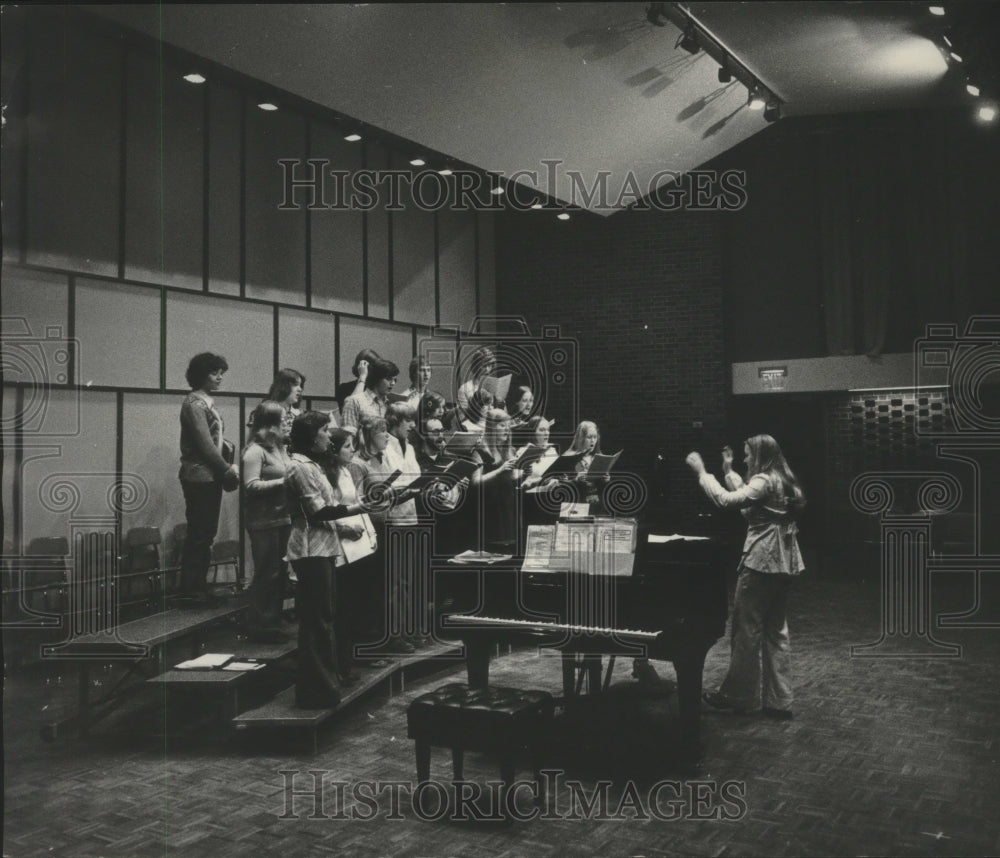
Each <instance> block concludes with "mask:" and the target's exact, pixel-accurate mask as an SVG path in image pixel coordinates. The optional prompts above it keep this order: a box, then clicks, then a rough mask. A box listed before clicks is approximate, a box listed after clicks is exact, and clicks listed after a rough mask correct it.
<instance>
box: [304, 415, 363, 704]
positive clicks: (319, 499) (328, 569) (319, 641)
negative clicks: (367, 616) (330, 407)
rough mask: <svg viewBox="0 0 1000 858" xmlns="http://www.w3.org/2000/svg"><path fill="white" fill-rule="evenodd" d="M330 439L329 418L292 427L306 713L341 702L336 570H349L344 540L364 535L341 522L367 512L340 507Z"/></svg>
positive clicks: (356, 506) (352, 506) (306, 417)
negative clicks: (327, 468) (327, 466)
mask: <svg viewBox="0 0 1000 858" xmlns="http://www.w3.org/2000/svg"><path fill="white" fill-rule="evenodd" d="M332 431H334V432H341V431H342V430H339V429H335V430H332ZM330 434H331V429H330V418H329V416H328V415H326V414H322V413H320V412H319V411H307V412H306V413H305V414H301V415H299V416H298V417H296V418H295V421H294V422H293V423H292V435H291V442H292V455H291V461H290V462H289V465H288V470H287V472H286V473H285V489H286V491H287V493H288V504H289V510H290V513H291V518H292V532H291V535H290V536H289V538H288V551H287V557H288V559H289V560H290V561H291V563H292V568H293V569H294V570H295V576H296V578H297V579H298V586H297V588H296V591H295V612H296V614H297V615H298V618H299V670H298V675H297V677H296V685H295V702H296V705H297V706H299V707H302V708H304V709H325V708H328V707H333V706H337V705H338V704H339V702H340V689H341V685H342V683H343V677H342V675H341V674H342V669H341V665H340V660H339V654H338V646H337V644H338V629H337V626H336V622H335V617H336V613H337V611H336V606H337V604H338V602H337V579H336V576H335V574H334V570H335V568H336V567H337V566H341V565H343V564H344V552H343V549H342V548H341V544H340V541H341V539H357V538H359V537H360V536H361V535H362V534H361V533H360V532H359V529H357V528H355V527H353V526H351V525H347V524H338V521H337V520H338V519H341V518H345V517H347V516H351V515H356V514H357V513H359V512H362V511H363V507H362V506H361V505H360V504H341V503H338V502H337V496H336V494H335V493H334V489H333V486H332V485H330V481H329V480H328V479H327V477H326V474H325V473H324V470H323V465H324V463H325V461H326V459H327V456H328V453H329V449H330Z"/></svg>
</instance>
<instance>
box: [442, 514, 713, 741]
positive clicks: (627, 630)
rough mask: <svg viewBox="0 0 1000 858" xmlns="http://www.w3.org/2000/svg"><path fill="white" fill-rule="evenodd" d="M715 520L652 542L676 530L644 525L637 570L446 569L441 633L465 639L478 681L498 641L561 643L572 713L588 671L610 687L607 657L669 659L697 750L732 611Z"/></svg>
mask: <svg viewBox="0 0 1000 858" xmlns="http://www.w3.org/2000/svg"><path fill="white" fill-rule="evenodd" d="M710 527H711V526H710V524H709V523H708V521H702V522H699V523H698V524H695V525H692V524H690V523H689V524H688V525H687V527H685V529H684V530H682V531H681V532H682V533H684V534H685V535H687V536H695V537H701V538H698V539H692V540H672V541H668V542H650V541H649V536H650V535H651V534H657V535H665V534H671V533H673V532H674V529H673V528H672V527H670V526H665V525H653V524H648V523H647V524H639V525H638V526H637V528H636V534H637V536H636V545H635V549H636V550H635V559H634V564H633V566H632V574H631V575H620V574H616V575H605V574H591V573H589V572H588V573H578V572H571V571H546V572H531V571H521V566H522V562H523V557H514V558H512V559H511V560H510V561H509V562H506V563H502V564H497V565H495V566H488V567H483V568H471V567H465V568H463V567H454V566H452V567H449V568H448V569H446V570H442V569H440V568H438V569H437V570H436V573H437V574H436V578H437V587H438V594H439V596H441V597H443V603H444V605H445V606H446V610H444V611H443V612H442V613H440V614H439V616H438V618H437V628H436V634H437V635H438V636H440V637H442V638H444V639H451V640H456V639H460V640H461V641H462V643H463V644H464V646H465V648H466V659H467V671H468V681H469V684H470V685H472V686H475V687H485V686H486V685H487V684H488V683H489V665H490V656H491V654H492V653H493V652H494V651H495V650H496V645H497V644H512V645H536V646H539V647H550V648H553V649H556V650H559V651H561V653H562V673H563V691H564V701H565V705H566V707H567V711H568V710H569V709H570V708H571V707H572V706H573V705H574V701H577V700H578V694H579V692H580V689H581V685H582V680H583V677H584V676H586V677H587V680H588V682H587V684H588V690H589V692H590V693H591V694H595V693H600V692H601V691H602V690H606V688H607V681H608V679H610V665H609V670H608V676H607V679H605V681H604V683H603V684H602V682H601V672H602V666H603V656H605V655H607V656H620V657H628V658H649V659H654V660H666V661H670V662H672V663H673V665H674V669H675V671H676V674H677V694H678V702H679V729H680V738H681V741H682V747H685V746H686V747H687V748H689V749H690V750H691V752H692V753H694V752H695V749H696V748H698V747H699V746H700V741H699V724H700V710H701V691H702V669H703V667H704V663H705V656H706V654H707V653H708V650H709V649H710V648H711V647H712V645H713V644H714V643H715V642H716V641H717V640H718V639H719V638H720V637H722V635H723V634H724V632H725V627H726V617H727V613H728V598H727V588H726V577H725V566H726V564H725V563H724V558H723V555H724V553H725V552H724V551H723V550H722V540H720V538H719V537H718V536H717V535H714V534H710V533H709V531H710ZM698 531H700V532H698ZM705 537H708V538H705ZM439 604H441V602H439Z"/></svg>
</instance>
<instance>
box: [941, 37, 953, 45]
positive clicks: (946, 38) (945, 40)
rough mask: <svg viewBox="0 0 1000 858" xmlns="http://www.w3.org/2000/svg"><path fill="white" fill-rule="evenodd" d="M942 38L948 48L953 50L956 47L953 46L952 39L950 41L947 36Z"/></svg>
mask: <svg viewBox="0 0 1000 858" xmlns="http://www.w3.org/2000/svg"><path fill="white" fill-rule="evenodd" d="M941 38H942V39H944V43H945V44H946V45H947V46H948V47H949V48H953V47H955V46H954V45H953V44H952V43H951V39H949V38H948V37H947V36H942V37H941Z"/></svg>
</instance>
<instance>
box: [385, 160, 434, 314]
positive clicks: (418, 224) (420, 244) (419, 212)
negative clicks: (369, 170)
mask: <svg viewBox="0 0 1000 858" xmlns="http://www.w3.org/2000/svg"><path fill="white" fill-rule="evenodd" d="M393 161H394V163H393V167H394V168H395V169H398V170H403V169H406V165H407V162H406V161H405V160H403V159H402V158H400V157H398V156H397V157H396V158H394V159H393ZM416 175H417V174H416V172H414V177H416ZM432 175H433V176H435V177H436V174H432ZM414 181H418V180H417V179H416V178H414ZM399 202H400V205H401V206H402V211H396V212H393V213H392V318H393V320H394V321H397V322H412V323H416V324H424V325H433V324H435V323H436V322H437V315H436V297H435V278H436V276H437V272H436V270H435V259H434V228H435V227H434V212H433V211H430V210H427V209H425V208H424V207H423V206H422V205H421V204H420V202H419V195H416V194H414V193H412V192H411V187H410V184H409V183H408V182H401V183H400V200H399Z"/></svg>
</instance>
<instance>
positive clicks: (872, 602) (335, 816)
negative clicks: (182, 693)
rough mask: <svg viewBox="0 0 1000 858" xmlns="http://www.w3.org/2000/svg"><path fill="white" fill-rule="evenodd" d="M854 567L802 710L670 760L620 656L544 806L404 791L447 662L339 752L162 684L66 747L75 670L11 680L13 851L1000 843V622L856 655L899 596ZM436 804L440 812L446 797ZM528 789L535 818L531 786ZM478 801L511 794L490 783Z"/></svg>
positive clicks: (562, 741) (534, 666)
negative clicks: (42, 728) (46, 736)
mask: <svg viewBox="0 0 1000 858" xmlns="http://www.w3.org/2000/svg"><path fill="white" fill-rule="evenodd" d="M831 575H832V573H827V575H826V577H821V576H810V577H807V578H805V579H804V580H803V581H802V582H801V583H800V585H799V586H798V589H797V590H796V592H795V593H794V596H793V601H792V605H791V616H790V625H791V630H792V645H793V650H794V660H795V661H794V664H795V673H796V682H795V685H796V694H797V699H796V718H795V720H793V721H790V722H776V721H772V720H767V719H763V718H760V717H755V716H749V717H739V716H727V715H718V714H714V713H713V714H706V715H705V716H704V719H703V724H704V734H705V740H706V744H707V752H706V756H705V761H704V765H703V766H702V768H701V769H700V771H699V772H698V773H697V776H692V775H691V774H690V773H687V772H682V771H680V770H676V769H674V768H673V767H672V764H671V763H670V761H669V757H664V756H662V755H661V751H662V750H663V748H664V747H667V746H669V736H670V734H671V729H670V723H671V716H670V702H669V699H668V698H667V697H665V696H663V694H661V693H657V691H658V690H657V689H656V688H653V689H652V690H647V689H645V688H642V689H640V688H639V687H638V686H637V684H636V683H635V681H634V680H632V679H631V677H630V675H629V674H630V669H631V664H630V663H628V662H619V664H618V665H617V668H616V673H615V676H614V687H613V689H612V694H611V696H610V697H609V699H608V704H607V706H604V707H602V708H601V709H599V710H595V711H594V713H593V723H592V724H591V727H593V729H592V730H591V731H589V732H588V735H589V736H590V740H589V742H590V745H591V747H589V748H587V749H586V751H585V753H583V752H581V753H574V752H572V750H571V747H572V746H573V743H572V742H570V739H569V738H568V737H567V734H566V733H565V731H563V732H562V733H561V734H557V735H555V736H553V737H552V744H551V748H550V751H551V753H550V759H549V760H548V763H549V764H550V765H551V766H552V767H553V768H554V769H561V770H562V772H563V773H562V774H561V775H559V776H558V779H556V780H555V781H554V782H555V785H556V789H555V790H554V793H553V794H550V796H549V802H548V805H547V807H546V809H545V812H544V813H542V814H540V815H539V816H536V818H533V819H529V820H527V821H520V822H519V821H515V822H507V823H504V822H501V821H496V820H490V819H485V820H475V819H468V820H461V819H457V820H456V819H448V818H444V819H440V820H438V821H426V820H424V819H421V818H420V815H419V814H418V813H417V811H416V810H415V809H414V807H413V804H412V800H411V798H410V797H409V787H408V786H407V787H405V788H404V787H403V786H398V787H393V786H392V785H391V784H392V782H399V783H400V784H408V782H409V781H410V780H411V779H412V778H413V777H414V756H413V748H412V743H411V742H410V741H409V740H408V739H407V738H406V707H407V704H408V703H409V701H410V700H411V699H412V698H413V697H414V696H415V695H417V694H419V693H422V692H423V691H426V690H427V689H429V688H431V687H434V686H435V685H436V684H438V683H440V682H444V681H446V679H447V678H448V676H449V675H446V674H439V675H438V676H435V677H433V678H431V679H430V680H426V681H422V682H420V683H417V684H414V685H411V686H409V687H407V689H406V691H405V693H403V694H401V695H398V696H396V697H393V698H388V697H386V696H384V695H383V696H375V697H371V698H366V699H364V700H362V701H359V704H358V705H357V706H355V707H354V708H353V709H351V710H350V711H348V712H346V713H343V715H342V716H340V717H338V719H336V720H335V721H334V722H333V723H332V724H331V725H330V727H329V729H326V730H325V731H324V732H323V733H322V735H321V741H320V751H319V753H318V754H317V755H316V756H315V757H313V756H311V755H310V754H309V753H307V752H304V746H305V745H306V744H308V743H302V744H301V745H299V744H296V743H294V742H291V741H289V740H288V738H287V737H282V736H274V737H271V736H261V735H258V734H256V733H255V734H253V738H252V743H250V742H247V741H245V740H244V739H243V738H242V737H241V736H238V735H234V734H232V733H229V732H227V731H226V730H225V729H224V728H222V727H220V726H219V725H218V724H216V723H212V722H210V721H206V720H205V719H204V717H203V716H204V715H205V713H206V711H207V710H208V708H209V707H207V706H205V705H203V704H201V703H199V702H198V701H196V700H192V699H191V698H184V697H179V698H178V699H174V698H171V699H168V700H165V701H164V700H163V699H160V698H157V697H156V696H155V695H154V696H153V697H152V699H150V698H145V700H146V702H145V703H142V704H136V705H133V706H131V707H130V708H128V709H127V710H125V711H123V712H121V713H119V714H117V715H116V716H115V717H114V718H113V719H110V720H109V721H108V722H107V723H105V724H102V725H100V726H99V727H98V728H97V729H96V731H95V733H94V735H93V736H92V737H91V738H90V739H89V740H86V741H81V740H72V739H71V740H61V741H58V742H56V743H53V744H45V743H43V742H42V741H41V740H40V739H39V736H38V726H39V723H40V721H41V719H42V714H43V713H42V707H43V706H49V707H50V709H51V708H52V707H54V706H55V705H56V704H58V703H59V701H60V698H66V697H68V696H69V695H71V694H72V693H73V691H74V689H72V688H69V687H67V686H68V685H69V682H68V679H67V678H64V679H63V683H62V684H61V685H60V684H59V682H58V673H57V672H53V673H52V674H51V675H49V676H46V675H44V674H43V673H41V672H38V671H35V672H26V673H22V674H17V675H14V676H11V677H8V679H7V683H6V687H5V691H4V719H5V726H4V752H5V769H6V771H5V795H4V798H5V802H4V855H8V856H15V857H16V858H33V856H88V858H89V856H107V858H120V856H167V855H169V856H175V855H176V856H181V855H183V856H213V858H214V856H219V858H225V856H244V855H245V856H281V858H296V856H306V855H323V854H331V855H338V856H339V855H358V856H376V855H401V856H418V855H420V856H422V855H426V856H442V855H467V856H476V858H499V856H535V855H539V856H556V855H567V856H569V855H572V856H606V855H635V856H638V855H644V856H651V855H775V856H786V855H933V856H937V855H977V856H978V855H997V854H998V853H1000V824H998V822H997V820H1000V790H998V788H997V783H998V781H1000V750H998V736H997V724H998V720H1000V717H998V713H1000V668H998V664H1000V628H996V629H978V630H960V629H948V630H946V631H939V632H938V634H939V636H940V637H941V638H943V639H947V640H953V641H957V642H960V643H961V644H962V645H963V653H962V656H961V658H957V659H898V658H896V659H877V658H867V659H861V658H851V657H850V653H849V646H850V645H851V644H863V643H866V642H869V641H871V640H874V639H875V638H876V637H877V636H878V631H879V592H878V588H877V586H876V582H874V581H867V582H865V581H860V580H857V579H853V580H847V579H844V580H837V579H834V578H832V577H831ZM967 583H968V582H962V581H960V580H958V579H955V580H952V581H951V582H949V583H948V585H947V588H945V587H943V586H937V587H936V589H935V592H934V608H935V611H939V610H945V609H956V608H960V607H962V606H963V605H964V604H966V603H967V602H968V600H969V599H970V598H971V596H970V592H969V591H968V588H967V587H966V586H965V585H966V584H967ZM998 607H1000V606H998ZM727 663H728V641H727V640H725V639H724V640H723V641H720V642H719V644H718V645H716V647H715V648H714V649H713V650H712V652H711V653H710V654H709V658H708V663H707V665H706V670H705V678H706V686H707V687H714V686H715V685H716V684H717V683H718V681H719V680H720V679H721V677H722V675H723V673H724V671H725V667H726V664H727ZM655 667H656V669H657V671H658V672H659V674H660V676H661V677H662V678H663V679H664V680H669V679H670V678H671V677H672V669H671V668H670V666H669V665H667V664H664V663H656V665H655ZM455 675H457V676H458V678H461V674H455ZM46 679H48V680H49V683H48V685H46V684H45V680H46ZM491 680H492V681H493V682H494V683H495V684H509V685H520V686H523V687H535V688H545V689H549V690H552V691H554V692H558V691H559V683H560V679H559V671H558V664H557V662H556V661H555V660H551V659H550V657H547V656H540V655H538V654H537V653H534V652H526V651H521V652H516V653H514V654H513V655H509V656H505V657H503V658H502V659H500V660H497V661H494V663H493V667H492V672H491ZM595 737H596V738H595ZM664 737H666V738H664ZM574 741H575V740H574ZM581 741H582V740H581ZM296 772H297V774H295V773H296ZM310 772H311V773H312V774H310ZM283 773H284V774H283ZM520 773H521V775H522V776H527V772H526V770H525V769H521V770H520ZM497 774H498V772H497V768H496V764H495V762H494V761H493V760H492V759H490V758H488V757H486V756H484V755H480V754H468V755H467V758H466V778H467V779H469V780H471V781H475V782H477V783H479V784H481V785H482V784H486V783H487V782H488V781H490V780H491V779H495V778H496V777H497ZM432 777H434V778H436V779H438V780H440V781H441V782H442V783H446V784H447V783H449V782H450V778H451V761H450V755H449V754H448V752H447V751H446V750H443V749H436V750H435V752H434V755H433V758H432ZM553 777H554V776H553ZM314 778H315V779H317V780H318V779H322V780H321V785H322V786H321V792H322V795H323V798H324V800H325V801H324V804H323V805H322V807H320V806H317V805H315V795H312V794H310V795H297V796H291V797H290V796H289V789H288V786H289V784H291V785H292V786H293V787H294V789H295V790H297V791H300V792H303V791H308V788H309V787H311V786H312V785H313V784H315V783H316V782H317V780H314ZM571 780H577V781H579V785H578V786H576V787H573V786H570V785H569V781H571ZM602 780H603V781H606V784H607V785H606V787H602V786H601V785H600V781H602ZM338 783H339V784H342V786H338ZM380 787H381V789H382V792H380V793H377V795H378V798H377V799H372V798H370V796H371V795H375V794H376V791H377V790H378V789H379V788H380ZM394 789H395V790H397V791H398V793H399V794H400V800H399V802H398V807H396V808H395V809H394V808H393V807H392V805H391V803H390V800H389V799H390V797H391V795H392V792H393V790H394ZM602 789H606V793H605V803H604V805H603V808H604V810H605V811H606V812H605V813H604V818H601V812H600V811H601V808H602V805H601V804H600V801H599V799H600V796H601V791H602ZM651 791H652V792H653V793H654V795H653V796H651ZM574 796H575V799H574ZM595 796H597V801H596V803H595V805H594V806H593V807H592V808H589V809H588V808H587V807H586V806H585V805H581V803H580V800H581V799H582V800H584V801H587V800H589V799H591V798H594V797H595ZM423 799H424V801H423V804H422V805H420V807H422V808H423V810H424V815H425V816H432V815H435V811H436V810H437V799H438V794H437V793H436V792H431V791H428V793H427V794H426V795H424V796H423ZM521 799H522V800H520V801H519V802H518V807H519V808H520V809H521V810H522V811H523V812H525V813H526V814H527V812H528V811H529V810H530V809H531V807H532V805H531V804H530V801H529V800H528V797H527V789H526V788H524V790H523V791H522V794H521ZM478 806H479V807H480V808H481V809H483V808H485V810H486V811H489V810H490V809H492V800H491V796H490V794H489V792H487V793H486V794H485V795H483V796H481V797H480V804H479V805H478ZM653 807H655V808H656V811H657V813H658V817H659V818H657V815H656V814H653V813H652V808H653ZM467 808H468V806H467ZM467 815H468V814H467ZM365 816H371V817H372V818H363V817H365ZM644 816H645V817H646V818H643V817H644ZM310 817H311V818H310ZM542 817H545V818H542ZM725 817H732V818H725Z"/></svg>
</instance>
